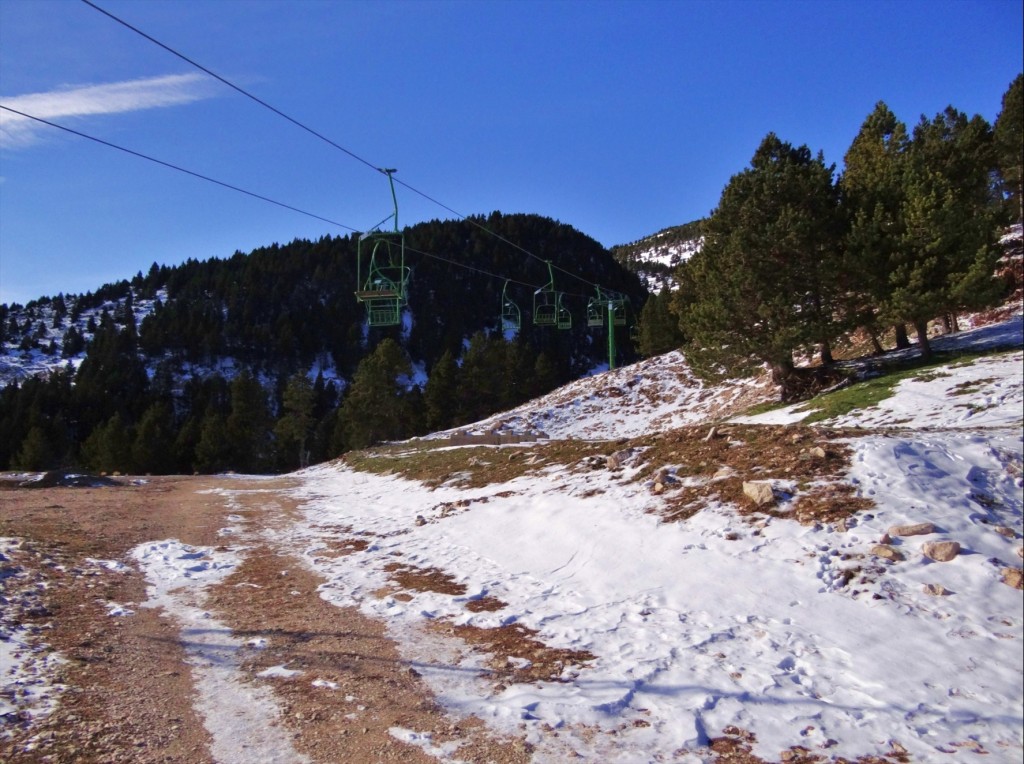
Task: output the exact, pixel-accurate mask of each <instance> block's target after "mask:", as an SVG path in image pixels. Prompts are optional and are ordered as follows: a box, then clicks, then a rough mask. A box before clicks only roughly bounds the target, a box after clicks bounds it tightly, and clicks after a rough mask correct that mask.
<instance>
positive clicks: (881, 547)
mask: <svg viewBox="0 0 1024 764" xmlns="http://www.w3.org/2000/svg"><path fill="white" fill-rule="evenodd" d="M871 554H873V555H874V556H875V557H881V558H882V559H883V560H889V561H890V562H899V561H900V560H903V559H905V558H904V557H903V552H901V551H900V550H899V549H896V548H895V547H891V546H889V545H888V544H876V545H875V546H873V547H871Z"/></svg>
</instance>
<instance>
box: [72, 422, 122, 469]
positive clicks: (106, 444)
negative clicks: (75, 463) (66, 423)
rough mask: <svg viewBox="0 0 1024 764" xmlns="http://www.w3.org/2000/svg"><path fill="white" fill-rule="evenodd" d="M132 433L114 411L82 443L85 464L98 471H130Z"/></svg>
mask: <svg viewBox="0 0 1024 764" xmlns="http://www.w3.org/2000/svg"><path fill="white" fill-rule="evenodd" d="M131 444H132V435H131V433H130V431H129V429H128V427H127V426H126V425H125V422H124V420H123V419H122V418H121V414H120V413H115V414H114V415H113V416H112V417H110V419H108V420H107V421H106V422H104V423H103V424H101V425H99V426H98V427H96V428H95V429H93V431H92V432H91V433H90V434H89V437H88V438H86V439H85V442H84V443H83V444H82V458H83V459H84V461H85V463H86V465H88V466H89V467H90V468H92V469H94V470H96V471H98V472H132V471H133V464H132V449H131Z"/></svg>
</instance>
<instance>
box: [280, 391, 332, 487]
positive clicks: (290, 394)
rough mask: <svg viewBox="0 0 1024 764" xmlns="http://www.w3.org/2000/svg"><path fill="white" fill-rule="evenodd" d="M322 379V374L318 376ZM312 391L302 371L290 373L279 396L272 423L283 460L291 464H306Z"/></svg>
mask: <svg viewBox="0 0 1024 764" xmlns="http://www.w3.org/2000/svg"><path fill="white" fill-rule="evenodd" d="M319 379H320V381H321V382H322V378H319ZM315 405H316V391H315V390H314V389H313V385H312V384H311V383H310V381H309V377H307V376H306V375H305V374H303V373H302V372H299V373H297V374H295V375H293V376H292V377H291V378H290V379H289V380H288V384H287V386H286V387H285V390H284V395H283V398H282V409H283V412H284V413H283V414H282V416H281V418H280V419H278V420H277V424H275V425H274V434H275V435H276V436H277V439H278V442H279V444H280V449H281V450H282V453H284V454H286V457H285V462H286V464H288V465H290V466H292V467H296V466H297V467H300V468H301V467H306V466H308V465H309V458H310V452H309V449H308V448H307V445H308V441H309V438H310V436H311V435H312V434H313V428H314V427H315V426H316V419H315V418H314V416H313V414H314V407H315Z"/></svg>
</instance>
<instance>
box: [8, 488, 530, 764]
mask: <svg viewBox="0 0 1024 764" xmlns="http://www.w3.org/2000/svg"><path fill="white" fill-rule="evenodd" d="M8 485H10V484H9V483H8ZM287 485H288V481H287V480H281V481H274V482H273V483H268V481H260V482H259V483H258V484H257V485H256V486H255V487H258V488H259V489H261V490H260V492H259V493H252V494H246V493H240V494H235V497H236V501H241V502H242V506H241V507H239V506H238V505H237V504H236V505H233V506H232V507H231V508H230V509H229V508H228V507H227V506H226V505H225V503H224V500H223V498H222V497H221V496H220V495H217V494H211V493H203V492H204V491H206V490H208V489H212V488H218V487H220V488H224V487H227V488H234V489H238V488H244V487H246V486H245V483H244V481H243V479H240V478H212V477H210V478H199V477H197V478H181V477H173V478H172V477H169V478H148V479H147V480H146V481H145V483H144V484H132V482H131V481H127V480H124V481H123V482H122V484H121V485H118V486H112V487H103V488H63V487H53V488H35V489H22V490H2V491H0V508H2V509H0V536H5V537H13V538H18V539H22V540H23V541H22V543H21V545H20V546H19V547H18V548H17V549H16V550H15V551H14V552H12V555H11V559H10V560H8V561H7V562H6V563H4V564H5V565H7V566H8V567H9V568H10V570H12V571H14V570H17V571H18V575H17V576H11V577H9V578H8V579H5V590H4V593H5V596H6V595H11V596H14V595H16V594H17V592H14V591H12V587H14V586H15V582H17V586H18V587H20V589H23V590H25V592H28V591H29V590H31V592H32V593H33V596H32V597H29V599H28V600H26V601H28V602H30V603H31V607H26V608H23V610H22V612H20V613H19V620H20V622H21V624H22V625H29V626H31V625H33V624H34V625H36V626H38V627H40V630H39V636H38V639H39V643H40V644H46V645H49V647H50V648H52V649H53V650H56V651H57V652H58V653H59V654H60V655H62V656H64V657H65V658H66V659H67V662H66V663H64V664H63V665H62V667H61V668H60V670H59V676H58V677H56V679H55V681H56V682H58V683H60V684H62V685H65V686H66V688H67V689H66V690H64V691H63V693H61V695H60V700H59V703H58V705H57V708H56V710H55V711H54V712H53V713H52V714H50V715H49V716H47V717H45V718H43V719H41V720H40V719H37V720H36V721H35V722H34V723H32V724H29V720H28V719H27V718H23V719H20V720H11V723H8V724H6V725H5V727H3V728H0V732H3V731H6V732H9V733H10V734H9V736H0V761H4V762H9V763H10V764H15V763H22V762H25V763H28V762H57V763H60V762H69V763H70V762H75V764H79V763H83V764H89V763H91V762H96V763H97V764H99V763H100V762H103V763H104V764H106V763H107V762H133V763H135V762H138V763H139V764H149V763H150V762H188V763H189V764H205V763H206V762H211V763H212V761H213V759H212V758H211V755H210V743H211V739H210V736H209V734H208V732H207V731H206V729H205V727H204V726H203V721H202V719H200V718H199V717H198V716H197V714H196V713H195V711H194V710H193V703H192V701H193V694H194V689H193V679H192V674H191V670H190V667H189V665H188V663H187V662H186V654H185V649H184V646H183V644H182V641H181V637H180V635H179V633H178V629H177V626H176V625H175V624H174V622H173V621H171V620H170V619H168V618H166V617H163V616H162V614H161V613H160V612H159V611H158V610H156V609H153V608H145V607H139V605H140V604H141V603H143V602H144V601H145V600H146V591H145V588H146V585H145V580H144V578H143V576H142V574H141V573H140V572H139V571H138V570H137V569H136V568H135V567H131V568H130V569H129V570H128V571H127V572H118V571H112V570H107V569H105V568H103V567H102V566H100V565H97V564H95V563H92V562H89V558H92V559H99V560H117V561H121V562H128V561H129V560H128V553H129V551H130V550H131V549H132V548H133V547H135V546H137V545H138V544H141V543H143V542H146V541H155V540H161V539H166V538H175V539H180V540H181V541H183V542H185V543H187V544H192V545H195V546H217V545H218V544H221V543H223V539H222V538H220V537H218V535H217V531H218V530H219V529H221V528H223V527H225V526H226V525H229V524H230V523H229V522H228V519H227V515H228V514H240V515H244V516H247V518H250V517H253V516H255V515H258V516H259V519H260V522H264V523H268V524H272V523H274V522H281V521H284V520H286V519H287V517H288V515H289V514H290V513H291V512H292V511H294V507H292V506H291V505H290V504H289V502H288V500H287V499H286V498H284V497H283V496H282V495H281V494H277V493H273V492H271V493H267V492H266V491H267V489H273V488H283V487H286V486H287ZM355 548H358V545H357V544H354V545H353V547H351V548H350V549H355ZM338 551H339V552H340V553H345V552H346V551H350V550H345V549H342V550H338ZM7 583H9V584H10V586H6V584H7ZM41 583H45V584H46V588H45V589H40V588H39V586H38V585H39V584H41ZM320 583H321V582H320V581H319V580H318V579H317V578H316V577H315V576H313V575H312V574H311V573H309V572H308V571H307V570H306V569H304V568H303V566H302V564H301V561H300V560H298V559H295V558H292V557H289V556H287V555H282V554H281V553H280V552H279V550H275V549H270V548H269V547H266V546H255V547H252V548H250V549H249V550H248V554H247V557H246V558H245V561H244V562H243V563H242V564H241V565H240V566H239V567H238V568H237V569H236V570H235V571H234V572H233V574H232V575H231V576H230V577H229V578H228V579H227V580H225V581H224V582H223V583H222V584H220V585H219V586H217V587H214V588H212V589H210V590H209V591H208V594H207V600H206V602H205V603H204V606H205V607H206V608H207V609H209V610H210V611H211V613H212V614H213V615H214V616H215V617H216V618H217V619H218V620H220V621H221V622H222V623H226V624H228V625H229V626H230V627H231V629H232V630H233V632H234V633H235V634H236V635H238V636H240V637H244V638H250V637H256V636H258V637H262V638H263V639H265V640H267V648H266V649H264V650H259V651H252V652H251V655H252V657H251V658H250V659H248V661H247V662H246V663H244V664H243V665H242V670H243V674H245V675H247V676H249V677H250V678H251V681H260V682H264V681H265V682H269V683H270V685H271V686H272V687H273V690H274V693H275V697H276V699H277V705H278V708H279V711H280V717H279V723H280V724H282V725H284V726H285V727H286V728H287V729H288V730H289V731H290V733H291V736H292V740H293V745H294V746H295V748H296V749H297V750H298V751H300V752H301V753H304V754H306V755H307V756H308V757H309V758H310V759H311V760H312V761H314V762H338V761H350V762H363V761H366V762H370V761H391V760H393V761H403V762H430V761H435V759H433V758H431V757H429V756H428V755H427V754H425V753H424V752H423V751H422V750H421V749H420V748H418V747H416V746H414V745H410V744H407V743H404V742H402V741H400V740H398V739H396V738H394V737H393V736H392V735H391V734H390V733H389V729H390V728H391V727H395V726H398V727H403V728H406V729H411V730H415V731H417V732H421V733H431V735H432V742H433V743H434V744H442V743H444V742H447V741H457V742H458V743H459V744H460V748H459V749H458V752H457V755H458V758H460V759H462V760H465V761H472V762H484V761H487V762H498V763H507V764H512V763H518V762H525V761H527V760H528V759H529V749H528V747H527V746H526V745H525V744H524V742H523V741H521V740H508V739H498V738H497V737H496V736H494V735H492V734H490V733H489V732H488V731H487V730H486V729H485V728H484V727H483V725H482V724H481V723H480V722H478V721H476V720H472V719H470V720H456V719H453V718H451V717H449V716H448V715H446V714H445V713H444V711H443V710H442V709H441V708H440V707H439V706H438V705H437V703H436V702H435V701H434V698H433V697H432V695H431V693H430V690H429V688H428V687H426V685H425V684H424V683H423V682H422V680H421V679H420V678H419V675H418V674H417V672H416V671H415V670H414V669H413V667H412V666H411V665H409V664H408V663H407V662H405V661H403V660H402V658H401V657H400V655H399V654H398V651H397V649H396V647H395V645H394V644H393V643H392V642H391V640H389V639H388V638H387V636H386V635H385V633H384V627H383V625H382V624H380V623H378V622H376V621H373V620H372V619H369V618H366V617H365V616H362V615H361V614H360V613H359V612H358V611H356V610H354V609H351V608H338V607H335V606H332V605H329V604H328V603H326V602H325V601H324V600H322V599H321V598H320V597H319V595H318V593H317V586H318V585H319V584H320ZM25 592H23V593H25ZM37 592H41V594H39V596H35V593H37ZM108 602H117V603H121V604H124V605H126V606H128V607H131V608H132V609H133V610H134V611H135V614H134V615H131V616H127V617H118V618H113V617H111V616H110V615H109V614H108V610H107V606H106V605H107V603H108ZM276 665H287V666H288V667H289V668H290V669H293V670H300V671H302V672H303V673H302V674H301V675H300V676H302V677H303V678H302V679H299V678H298V677H296V678H294V679H283V678H273V679H258V678H256V674H257V673H258V672H259V671H261V670H263V669H265V668H267V667H269V666H276ZM311 675H315V676H316V677H318V678H320V679H322V680H324V681H325V682H329V683H333V686H331V685H326V684H322V685H321V686H320V687H317V686H313V685H312V683H311V681H310V679H309V677H310V676H311ZM346 698H348V699H349V700H346ZM352 699H357V700H352ZM254 756H255V757H256V758H254V759H253V762H254V764H255V762H257V761H258V760H259V759H258V753H255V752H254Z"/></svg>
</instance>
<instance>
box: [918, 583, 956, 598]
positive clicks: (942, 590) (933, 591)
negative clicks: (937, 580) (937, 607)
mask: <svg viewBox="0 0 1024 764" xmlns="http://www.w3.org/2000/svg"><path fill="white" fill-rule="evenodd" d="M924 593H925V594H930V595H932V596H933V597H945V596H946V595H948V594H952V593H953V592H951V591H950V590H949V589H947V588H946V587H945V586H943V585H942V584H925V585H924Z"/></svg>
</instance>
